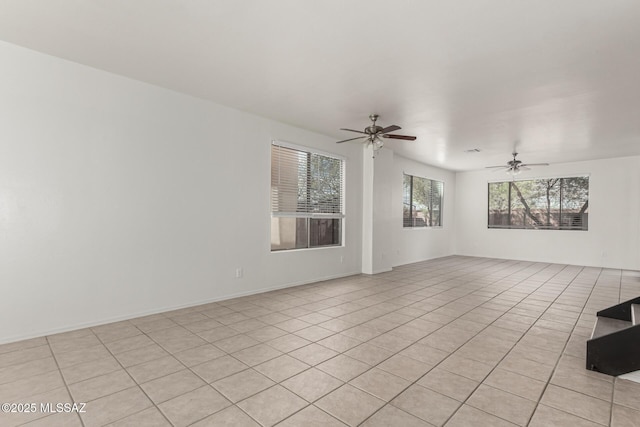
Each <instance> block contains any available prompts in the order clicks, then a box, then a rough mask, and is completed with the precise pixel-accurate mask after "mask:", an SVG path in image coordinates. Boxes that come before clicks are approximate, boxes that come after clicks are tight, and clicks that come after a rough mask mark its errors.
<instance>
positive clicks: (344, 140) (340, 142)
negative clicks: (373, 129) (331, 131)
mask: <svg viewBox="0 0 640 427" xmlns="http://www.w3.org/2000/svg"><path fill="white" fill-rule="evenodd" d="M368 137H369V135H367V136H357V137H355V138H350V139H343V140H342V141H337V142H336V144H342V143H343V142H347V141H355V140H356V139H365V138H368Z"/></svg>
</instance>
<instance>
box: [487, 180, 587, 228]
mask: <svg viewBox="0 0 640 427" xmlns="http://www.w3.org/2000/svg"><path fill="white" fill-rule="evenodd" d="M572 178H586V179H587V181H588V187H587V200H586V202H585V203H586V204H587V208H586V209H585V210H586V211H587V212H584V213H582V214H585V213H586V214H587V217H586V225H583V226H582V227H581V228H570V227H562V226H561V225H559V226H558V227H549V226H544V227H527V226H526V225H523V226H518V225H514V224H512V222H513V218H512V214H511V211H512V200H513V198H512V197H511V191H512V190H511V187H512V185H511V184H512V183H514V182H527V181H540V180H549V179H558V180H565V179H572ZM562 182H563V181H561V186H560V196H559V201H558V203H559V208H558V209H559V212H558V215H559V216H560V221H562V204H563V199H562V191H561V189H562V188H563V187H562ZM505 183H507V184H509V198H508V200H507V204H508V225H492V224H490V220H491V184H505ZM486 188H487V210H486V214H487V221H486V223H487V229H489V230H543V231H545V230H546V231H589V212H588V210H589V208H590V207H591V200H590V199H591V174H589V173H576V174H571V175H559V176H557V175H554V176H542V177H532V178H517V179H516V178H511V179H507V180H491V181H487V187H486ZM516 197H517V196H516Z"/></svg>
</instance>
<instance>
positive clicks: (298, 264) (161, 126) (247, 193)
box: [0, 43, 362, 342]
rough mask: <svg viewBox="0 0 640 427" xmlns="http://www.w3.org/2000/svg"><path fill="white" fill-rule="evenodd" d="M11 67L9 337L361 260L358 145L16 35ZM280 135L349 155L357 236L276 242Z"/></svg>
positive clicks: (2, 203)
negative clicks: (273, 165)
mask: <svg viewBox="0 0 640 427" xmlns="http://www.w3.org/2000/svg"><path fill="white" fill-rule="evenodd" d="M0 70H2V78H1V79H0V287H1V292H2V295H0V342H8V341H13V340H18V339H21V338H27V337H32V336H38V335H43V334H48V333H52V332H56V331H62V330H68V329H73V328H77V327H81V326H86V325H94V324H99V323H104V322H108V321H112V320H116V319H122V318H128V317H133V316H137V315H142V314H146V313H152V312H158V311H163V310H166V309H169V308H173V307H181V306H188V305H192V304H197V303H203V302H206V301H211V300H217V299H222V298H225V297H230V296H234V295H239V294H247V293H253V292H257V291H260V290H265V289H269V288H274V287H283V286H287V285H292V284H298V283H305V282H309V281H316V280H320V279H322V278H330V277H337V276H342V275H348V274H353V273H359V272H360V271H361V256H360V254H361V245H362V236H361V232H362V231H361V230H362V228H361V224H360V221H361V214H362V210H361V202H362V198H361V196H360V194H361V191H362V188H361V186H362V152H361V147H360V146H359V145H357V144H342V145H336V144H335V143H334V141H333V140H331V139H329V138H327V137H324V136H321V135H318V134H314V133H311V132H308V131H304V130H301V129H297V128H294V127H291V126H288V125H284V124H281V123H277V122H274V121H270V120H266V119H263V118H259V117H256V116H253V115H249V114H246V113H242V112H240V111H237V110H233V109H230V108H226V107H223V106H220V105H216V104H213V103H211V102H206V101H203V100H199V99H196V98H192V97H189V96H185V95H182V94H179V93H176V92H172V91H169V90H165V89H161V88H158V87H155V86H151V85H148V84H144V83H140V82H137V81H133V80H130V79H127V78H123V77H120V76H117V75H113V74H110V73H107V72H103V71H99V70H96V69H92V68H89V67H86V66H81V65H78V64H75V63H72V62H68V61H65V60H62V59H59V58H55V57H51V56H47V55H43V54H40V53H36V52H34V51H30V50H27V49H24V48H21V47H17V46H14V45H11V44H7V43H0ZM229 84H234V83H233V82H229ZM272 139H280V140H284V141H289V142H293V143H296V144H300V145H305V146H309V147H316V148H319V149H322V150H323V151H328V152H334V153H336V154H339V155H342V156H344V157H346V158H347V164H346V197H345V199H346V215H347V217H346V219H345V229H346V235H345V240H344V243H345V246H344V247H340V248H323V249H314V250H306V251H292V252H286V253H285V252H283V253H270V248H269V242H270V240H269V238H270V227H269V224H270V214H269V176H270V154H269V153H270V151H269V150H270V143H271V140H272ZM341 257H344V262H341V261H340V260H341ZM236 268H243V270H244V271H243V273H244V275H243V277H242V278H240V279H236V278H235V272H236Z"/></svg>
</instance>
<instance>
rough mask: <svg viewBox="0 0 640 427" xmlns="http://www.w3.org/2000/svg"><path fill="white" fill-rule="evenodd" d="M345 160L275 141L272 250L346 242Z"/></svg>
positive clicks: (273, 155) (273, 157)
mask: <svg viewBox="0 0 640 427" xmlns="http://www.w3.org/2000/svg"><path fill="white" fill-rule="evenodd" d="M343 188H344V160H342V159H339V158H337V157H332V156H331V155H326V154H322V153H316V152H313V151H310V150H306V149H304V148H301V147H296V146H291V145H289V144H284V143H279V142H277V141H274V142H273V143H272V145H271V250H272V251H280V250H290V249H306V248H314V247H322V246H339V245H341V244H342V221H343V217H344V190H343Z"/></svg>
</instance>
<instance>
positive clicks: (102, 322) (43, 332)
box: [0, 271, 361, 344]
mask: <svg viewBox="0 0 640 427" xmlns="http://www.w3.org/2000/svg"><path fill="white" fill-rule="evenodd" d="M360 273H361V272H360V271H358V272H350V273H344V274H335V275H330V276H324V277H319V278H316V279H313V280H301V281H297V282H291V283H287V284H284V285H277V286H271V287H268V288H260V289H254V290H251V291H245V292H238V293H234V294H228V295H223V296H219V297H214V298H208V299H206V300H200V301H192V302H189V303H186V304H178V305H172V306H163V307H158V308H154V309H152V310H145V311H139V312H135V313H129V314H125V315H122V316H114V317H108V318H104V319H100V320H92V321H88V322H82V323H76V324H73V325H67V326H63V327H60V328H51V329H46V330H40V331H37V332H34V333H31V334H24V335H13V336H9V337H3V338H0V344H9V343H12V342H16V341H22V340H27V339H31V338H39V337H44V336H47V335H54V334H61V333H64V332H70V331H75V330H77V329H84V328H92V327H94V326H100V325H106V324H108V323H114V322H121V321H123V320H130V319H135V318H137V317H144V316H149V315H152V314H158V313H164V312H167V311H172V310H179V309H181V308H189V307H196V306H198V305H203V304H210V303H212V302H218V301H226V300H230V299H233V298H240V297H246V296H249V295H255V294H261V293H263V292H269V291H276V290H279V289H286V288H292V287H294V286H300V285H308V284H310V283H317V282H322V281H325V280H332V279H339V278H341V277H349V276H354V275H357V274H360Z"/></svg>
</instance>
